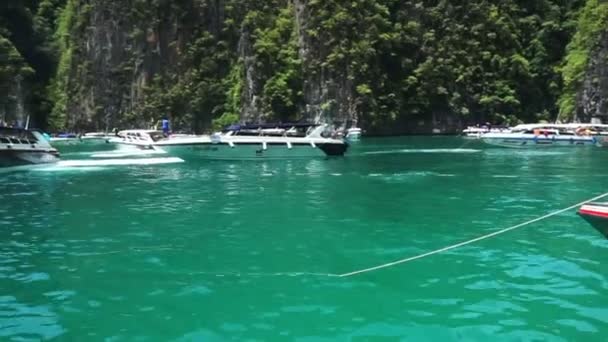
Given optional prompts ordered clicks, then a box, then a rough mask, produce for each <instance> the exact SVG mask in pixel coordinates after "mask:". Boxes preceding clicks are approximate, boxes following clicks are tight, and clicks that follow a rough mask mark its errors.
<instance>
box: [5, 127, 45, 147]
mask: <svg viewBox="0 0 608 342" xmlns="http://www.w3.org/2000/svg"><path fill="white" fill-rule="evenodd" d="M0 138H3V140H2V141H5V140H6V139H9V140H12V141H13V142H19V143H24V144H27V143H35V142H37V141H38V139H37V138H36V136H35V135H34V134H32V132H30V131H28V130H25V129H20V128H9V127H0ZM21 140H25V141H23V142H21Z"/></svg>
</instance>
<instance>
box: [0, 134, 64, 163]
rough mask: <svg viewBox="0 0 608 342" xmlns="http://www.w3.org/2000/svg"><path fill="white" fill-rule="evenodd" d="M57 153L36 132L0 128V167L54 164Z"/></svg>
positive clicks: (56, 159)
mask: <svg viewBox="0 0 608 342" xmlns="http://www.w3.org/2000/svg"><path fill="white" fill-rule="evenodd" d="M58 160H59V152H58V151H57V150H56V149H55V148H53V147H52V146H51V145H50V144H49V142H48V141H47V140H46V139H45V137H44V136H43V135H42V134H41V133H40V132H38V131H36V130H28V129H23V128H9V127H0V167H7V166H20V165H28V164H44V163H54V162H57V161H58Z"/></svg>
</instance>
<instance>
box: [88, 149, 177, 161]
mask: <svg viewBox="0 0 608 342" xmlns="http://www.w3.org/2000/svg"><path fill="white" fill-rule="evenodd" d="M155 154H167V152H166V151H163V150H160V149H155V150H133V151H125V150H118V151H113V152H104V153H94V154H92V155H91V158H98V159H102V158H127V157H137V156H150V155H155Z"/></svg>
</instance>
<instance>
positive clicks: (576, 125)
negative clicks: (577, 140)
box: [513, 123, 608, 130]
mask: <svg viewBox="0 0 608 342" xmlns="http://www.w3.org/2000/svg"><path fill="white" fill-rule="evenodd" d="M580 127H600V128H606V129H608V125H607V124H593V123H567V124H556V123H544V124H543V123H535V124H522V125H517V126H515V127H513V130H524V129H530V130H532V129H537V128H554V129H559V128H569V129H576V128H580Z"/></svg>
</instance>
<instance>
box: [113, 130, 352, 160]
mask: <svg viewBox="0 0 608 342" xmlns="http://www.w3.org/2000/svg"><path fill="white" fill-rule="evenodd" d="M325 129H326V126H324V125H311V124H292V125H288V124H279V125H272V126H270V125H243V126H241V125H233V126H230V127H229V128H228V129H227V130H226V132H224V133H216V134H213V135H212V136H209V135H203V136H180V137H171V136H168V137H166V136H164V135H163V133H162V132H160V131H151V130H127V131H121V132H119V133H118V137H115V138H111V139H109V142H111V143H116V144H122V145H131V146H136V147H138V148H140V149H162V150H164V151H166V152H168V153H170V154H172V155H178V156H181V157H184V158H189V157H204V158H211V159H260V158H294V157H296V158H297V157H314V156H342V155H344V153H346V150H347V148H348V145H347V144H346V143H345V142H344V141H343V140H339V139H332V138H326V137H323V136H322V133H323V132H324V131H325Z"/></svg>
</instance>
